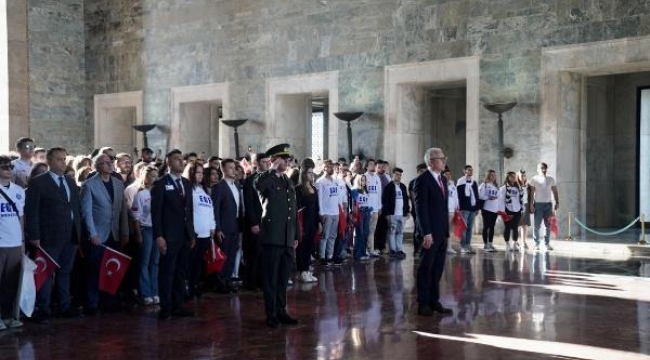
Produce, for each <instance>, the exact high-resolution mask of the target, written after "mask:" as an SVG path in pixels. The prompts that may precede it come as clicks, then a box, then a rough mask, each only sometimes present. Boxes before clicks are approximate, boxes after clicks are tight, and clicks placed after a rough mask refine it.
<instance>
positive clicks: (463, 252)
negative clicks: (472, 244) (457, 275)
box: [460, 247, 472, 254]
mask: <svg viewBox="0 0 650 360" xmlns="http://www.w3.org/2000/svg"><path fill="white" fill-rule="evenodd" d="M460 253H461V254H471V253H472V252H471V250H470V249H469V248H468V247H461V248H460Z"/></svg>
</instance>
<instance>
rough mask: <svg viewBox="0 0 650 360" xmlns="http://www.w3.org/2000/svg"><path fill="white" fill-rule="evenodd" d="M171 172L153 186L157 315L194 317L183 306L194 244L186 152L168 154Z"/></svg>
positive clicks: (152, 218) (174, 151)
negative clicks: (156, 247) (186, 173)
mask: <svg viewBox="0 0 650 360" xmlns="http://www.w3.org/2000/svg"><path fill="white" fill-rule="evenodd" d="M166 163H167V167H168V168H169V173H168V174H166V175H165V176H163V177H161V178H160V179H158V180H157V181H156V182H155V183H154V185H153V188H152V189H151V222H152V227H153V236H154V238H155V239H156V244H157V245H158V249H159V250H160V262H159V265H158V266H159V270H158V271H159V272H158V288H159V294H160V313H159V314H158V318H159V319H161V320H167V319H169V318H171V317H172V315H173V316H178V317H187V316H194V313H193V312H191V311H189V310H187V309H185V308H184V307H183V299H184V297H185V278H186V273H187V264H188V261H189V255H190V249H191V248H193V247H194V243H195V233H194V208H193V205H192V186H191V185H190V182H189V181H188V180H187V179H184V178H183V177H182V176H181V173H182V172H183V153H182V152H181V151H180V150H176V149H175V150H172V151H170V152H169V153H168V154H167V156H166Z"/></svg>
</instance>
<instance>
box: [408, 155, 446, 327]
mask: <svg viewBox="0 0 650 360" xmlns="http://www.w3.org/2000/svg"><path fill="white" fill-rule="evenodd" d="M424 161H425V163H426V164H427V167H428V171H425V172H424V173H422V174H420V175H419V176H418V177H417V179H416V180H415V186H414V192H415V213H416V214H417V217H416V218H417V222H418V226H419V229H420V231H421V232H422V235H423V242H422V259H421V260H420V267H419V268H418V275H417V289H418V297H417V300H418V315H421V316H431V315H433V314H434V312H438V313H441V314H451V313H452V310H451V309H447V308H445V307H443V306H442V304H440V302H439V299H440V278H441V277H442V272H443V270H444V268H445V256H446V254H447V239H448V238H449V221H448V214H447V186H446V181H444V180H443V178H442V171H443V170H444V169H445V163H446V161H447V158H446V157H445V154H444V153H443V152H442V149H439V148H430V149H429V150H427V151H426V153H425V154H424Z"/></svg>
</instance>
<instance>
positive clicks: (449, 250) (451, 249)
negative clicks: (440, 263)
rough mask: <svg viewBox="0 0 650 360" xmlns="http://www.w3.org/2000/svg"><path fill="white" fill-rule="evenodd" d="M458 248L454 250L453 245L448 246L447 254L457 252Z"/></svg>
mask: <svg viewBox="0 0 650 360" xmlns="http://www.w3.org/2000/svg"><path fill="white" fill-rule="evenodd" d="M455 253H456V250H454V249H453V248H452V247H451V246H450V247H448V248H447V254H455Z"/></svg>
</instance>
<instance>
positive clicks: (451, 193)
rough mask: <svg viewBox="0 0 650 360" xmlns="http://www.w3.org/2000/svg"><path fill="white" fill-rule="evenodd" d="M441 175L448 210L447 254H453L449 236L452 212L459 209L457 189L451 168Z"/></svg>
mask: <svg viewBox="0 0 650 360" xmlns="http://www.w3.org/2000/svg"><path fill="white" fill-rule="evenodd" d="M442 175H443V176H444V177H445V178H446V179H447V194H448V197H447V207H448V211H449V239H448V240H447V254H455V253H456V250H454V248H453V247H452V246H451V243H452V241H450V240H451V236H452V235H453V233H454V214H455V213H456V211H458V209H459V204H458V190H457V189H456V183H455V182H454V180H453V178H452V175H451V170H450V169H449V168H445V171H443V172H442Z"/></svg>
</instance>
